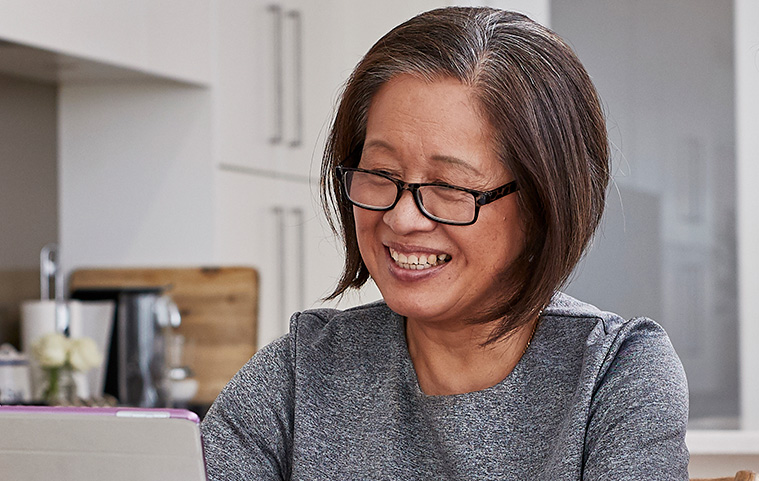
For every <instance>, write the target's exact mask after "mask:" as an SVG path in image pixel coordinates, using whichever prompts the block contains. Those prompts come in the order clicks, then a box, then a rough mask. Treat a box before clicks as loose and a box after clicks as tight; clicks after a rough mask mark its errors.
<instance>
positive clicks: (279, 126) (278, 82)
mask: <svg viewBox="0 0 759 481" xmlns="http://www.w3.org/2000/svg"><path fill="white" fill-rule="evenodd" d="M268 11H269V12H270V13H271V14H272V27H273V28H272V32H273V35H272V43H271V44H272V49H273V50H272V53H273V56H272V60H273V62H274V64H273V67H274V68H273V69H272V72H273V73H274V79H273V80H274V84H273V85H272V87H273V88H274V112H273V113H274V117H273V125H272V127H273V129H272V136H271V137H270V138H269V143H271V144H274V145H277V144H279V143H281V142H282V130H283V117H284V112H283V110H284V108H283V104H284V90H283V89H284V87H283V86H282V80H283V73H282V71H283V66H282V62H283V60H282V53H283V52H282V7H281V6H280V5H277V4H273V5H269V7H268Z"/></svg>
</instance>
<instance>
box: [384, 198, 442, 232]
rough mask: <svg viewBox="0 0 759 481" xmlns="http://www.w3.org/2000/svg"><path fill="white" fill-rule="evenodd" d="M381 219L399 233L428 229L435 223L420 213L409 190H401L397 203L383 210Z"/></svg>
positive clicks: (431, 228)
mask: <svg viewBox="0 0 759 481" xmlns="http://www.w3.org/2000/svg"><path fill="white" fill-rule="evenodd" d="M382 220H383V221H384V222H385V224H387V225H388V226H389V227H390V228H391V229H392V230H393V232H395V233H396V234H399V235H405V234H409V233H411V232H414V231H430V230H433V229H434V228H435V227H436V225H437V222H435V221H434V220H431V219H428V218H427V217H425V216H424V214H422V211H420V210H419V207H418V206H417V205H416V202H415V201H414V195H413V194H412V193H411V191H409V190H405V191H403V193H402V194H401V198H400V199H398V203H397V204H395V207H393V208H392V209H390V210H388V211H387V212H385V214H384V216H383V217H382Z"/></svg>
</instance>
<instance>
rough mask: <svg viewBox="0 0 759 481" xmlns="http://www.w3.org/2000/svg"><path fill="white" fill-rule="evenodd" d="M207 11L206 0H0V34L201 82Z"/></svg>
mask: <svg viewBox="0 0 759 481" xmlns="http://www.w3.org/2000/svg"><path fill="white" fill-rule="evenodd" d="M210 13H211V0H184V1H182V2H181V5H180V4H179V3H178V2H174V1H171V0H132V1H128V2H127V1H117V2H112V1H105V2H104V1H100V0H67V1H65V2H61V1H58V0H0V39H2V40H5V41H8V42H12V43H16V44H21V45H25V46H30V47H35V48H38V49H41V50H44V51H49V52H54V53H57V54H61V55H64V56H66V63H68V64H71V63H72V61H73V60H72V58H73V59H83V60H89V61H94V62H101V63H104V64H109V65H113V66H118V67H123V68H126V69H132V70H135V71H139V72H142V73H145V74H149V75H154V76H158V77H165V78H170V79H173V80H178V81H181V82H187V83H193V84H201V85H205V84H207V83H208V82H209V80H210V75H211V69H210V65H211V64H210V59H211V51H210V46H211V37H210V25H211V22H210ZM62 67H64V66H62Z"/></svg>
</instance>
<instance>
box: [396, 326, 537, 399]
mask: <svg viewBox="0 0 759 481" xmlns="http://www.w3.org/2000/svg"><path fill="white" fill-rule="evenodd" d="M536 325H537V318H536V319H535V320H534V321H533V322H530V323H528V324H526V325H524V326H522V327H520V328H518V329H517V330H515V331H514V332H513V333H512V334H511V335H509V336H506V337H505V338H502V339H499V340H498V341H496V342H494V343H491V344H488V345H487V346H483V345H482V344H483V343H484V341H485V340H486V339H487V336H488V335H489V334H490V331H491V329H492V325H490V324H476V325H468V324H467V325H463V326H459V327H458V328H456V329H450V328H442V327H441V326H440V325H437V324H425V323H423V322H418V321H414V320H412V319H408V320H407V321H406V340H407V343H408V347H409V354H410V355H411V361H412V362H413V364H414V369H415V370H416V375H417V379H418V380H419V387H420V388H421V390H422V392H424V393H425V394H428V395H448V394H463V393H467V392H474V391H481V390H483V389H487V388H489V387H492V386H495V385H496V384H498V383H500V382H501V381H503V380H504V379H506V377H507V376H508V375H509V374H510V373H511V371H513V370H514V367H516V365H517V363H518V362H519V360H520V359H521V358H522V355H523V354H524V351H525V350H526V348H527V346H528V344H529V342H530V340H531V339H532V334H533V332H534V328H535V326H536Z"/></svg>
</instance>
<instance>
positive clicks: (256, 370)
mask: <svg viewBox="0 0 759 481" xmlns="http://www.w3.org/2000/svg"><path fill="white" fill-rule="evenodd" d="M292 346H293V341H292V336H291V335H287V336H284V337H282V338H280V339H279V340H277V341H275V342H273V343H272V344H269V345H268V346H266V347H264V348H263V349H261V350H260V351H258V352H257V353H256V354H255V355H254V356H253V357H252V358H251V359H250V361H248V363H247V364H246V365H245V366H243V368H242V369H240V371H239V372H238V373H237V374H236V375H235V376H234V377H233V378H232V380H231V381H230V382H229V383H228V384H227V386H226V387H225V388H224V389H223V390H222V391H221V393H220V394H219V396H218V397H217V398H216V401H215V402H214V403H213V405H212V406H211V408H210V410H209V411H208V414H207V415H206V416H205V418H204V419H203V422H202V424H201V433H202V438H203V450H204V455H205V459H206V469H207V472H208V479H209V480H210V481H218V480H241V479H256V480H267V481H268V480H285V479H289V477H290V468H291V467H290V458H291V456H290V454H291V452H292V440H293V406H294V371H293V362H292V359H293V352H292V349H293V347H292Z"/></svg>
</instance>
